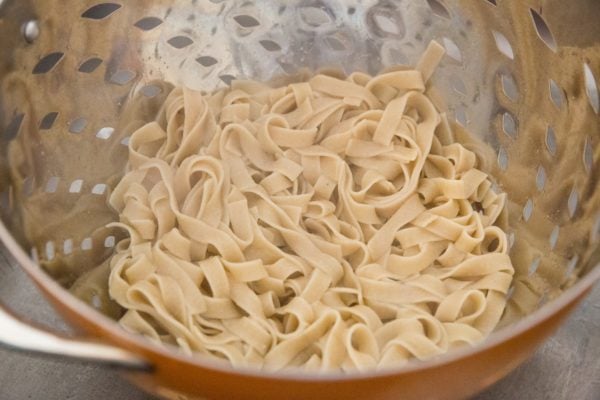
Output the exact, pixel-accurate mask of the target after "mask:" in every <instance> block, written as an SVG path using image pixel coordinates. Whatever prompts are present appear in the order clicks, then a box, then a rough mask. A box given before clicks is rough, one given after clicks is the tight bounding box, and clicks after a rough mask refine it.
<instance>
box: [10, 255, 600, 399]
mask: <svg viewBox="0 0 600 400" xmlns="http://www.w3.org/2000/svg"><path fill="white" fill-rule="evenodd" d="M0 300H1V301H2V302H3V303H5V304H8V305H9V307H11V308H12V309H13V310H14V311H16V312H18V313H20V314H21V315H26V316H27V317H28V318H29V319H32V320H34V321H38V322H40V323H43V324H44V325H46V326H49V327H52V328H54V329H59V330H63V331H64V330H66V327H65V326H64V324H63V323H62V321H61V320H60V318H59V317H57V316H56V314H54V313H53V311H52V309H51V308H50V307H49V306H48V305H47V304H45V302H44V301H43V299H42V298H41V297H40V295H39V294H38V293H37V292H36V290H35V288H34V287H33V286H32V285H31V283H29V281H28V279H27V278H26V277H25V276H24V275H23V273H22V272H21V271H20V270H19V268H15V267H14V266H11V265H10V264H9V263H8V261H7V260H6V258H5V257H4V251H3V249H0ZM0 329H2V327H0ZM398 398H399V399H400V398H401V395H400V394H398ZM26 399H34V400H37V399H41V400H80V399H81V400H84V399H85V400H88V399H89V400H96V399H99V400H104V399H118V400H121V399H125V400H153V399H154V397H152V396H149V395H147V394H144V393H142V392H141V391H139V390H138V389H136V388H135V387H133V386H131V385H130V384H129V383H127V382H126V381H125V380H123V379H122V378H121V377H120V376H119V375H118V374H117V373H116V372H115V371H111V370H106V369H102V368H97V367H92V366H86V365H82V364H70V363H67V362H60V361H55V360H50V359H45V358H44V359H41V358H36V357H32V356H29V355H25V354H17V353H13V352H9V351H6V350H3V349H0V400H26ZM500 399H502V400H504V399H506V400H508V399H527V400H542V399H543V400H563V399H569V400H571V399H574V400H600V287H596V288H595V290H594V291H593V292H592V294H591V295H590V296H589V297H588V298H587V299H586V301H585V302H584V303H583V304H582V305H581V306H580V307H579V308H578V310H577V311H576V312H575V313H574V314H573V315H572V316H571V318H570V319H569V320H568V321H567V323H566V324H565V325H564V326H563V327H562V328H561V329H560V330H559V331H558V332H557V333H556V334H555V335H554V336H553V337H552V338H551V339H550V340H549V341H548V342H547V343H546V344H545V345H544V346H543V347H542V348H540V349H539V350H538V352H537V353H536V354H535V355H534V356H533V358H532V359H531V360H529V361H528V362H527V363H525V364H524V365H523V366H521V367H520V368H519V369H517V370H516V371H515V372H513V373H512V374H511V375H509V376H508V377H507V378H505V379H504V380H502V381H500V382H499V383H497V384H496V385H495V386H493V387H492V388H490V389H489V390H487V391H486V392H485V393H482V394H480V395H479V396H477V397H476V400H500Z"/></svg>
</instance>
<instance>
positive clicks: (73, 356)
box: [0, 303, 151, 372]
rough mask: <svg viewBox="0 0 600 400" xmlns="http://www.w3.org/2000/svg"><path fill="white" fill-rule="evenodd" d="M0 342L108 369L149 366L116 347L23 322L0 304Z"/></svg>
mask: <svg viewBox="0 0 600 400" xmlns="http://www.w3.org/2000/svg"><path fill="white" fill-rule="evenodd" d="M0 345H1V346H3V347H6V348H8V349H10V350H17V351H22V352H26V353H31V354H36V355H46V356H51V357H57V358H63V359H67V360H75V361H84V362H89V363H93V364H97V365H102V366H106V367H110V368H117V369H123V370H128V371H141V372H146V371H149V370H150V369H151V366H150V365H149V364H148V363H147V362H146V361H144V360H142V359H141V358H139V357H138V356H136V355H134V354H132V353H129V352H128V351H126V350H123V349H120V348H118V347H114V346H110V345H107V344H101V343H97V342H93V341H91V340H86V339H77V338H70V337H67V336H62V335H59V334H56V333H53V332H50V331H48V330H46V329H43V328H38V327H35V326H33V325H31V324H29V323H27V322H24V321H23V320H21V319H20V318H19V317H17V316H16V315H15V314H13V313H12V312H11V311H9V310H8V309H7V308H6V307H5V306H4V305H3V304H2V303H0Z"/></svg>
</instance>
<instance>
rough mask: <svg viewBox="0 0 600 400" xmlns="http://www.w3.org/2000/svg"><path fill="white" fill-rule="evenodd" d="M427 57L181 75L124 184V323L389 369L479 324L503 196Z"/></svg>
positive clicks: (187, 345)
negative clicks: (218, 84)
mask: <svg viewBox="0 0 600 400" xmlns="http://www.w3.org/2000/svg"><path fill="white" fill-rule="evenodd" d="M442 55H443V50H442V48H441V46H439V45H438V44H436V43H432V44H431V45H430V47H429V49H428V51H427V52H426V53H425V55H424V56H423V59H422V60H421V62H420V63H419V64H418V65H417V68H416V69H415V70H406V69H404V70H396V71H393V72H388V73H385V74H381V75H378V76H376V77H371V76H368V75H366V74H364V73H354V74H352V75H350V76H349V77H348V78H347V79H345V80H340V79H337V78H334V77H330V76H326V75H317V76H314V77H313V78H311V79H310V80H308V81H307V82H302V83H295V84H291V85H288V86H285V87H279V88H272V87H269V86H266V85H264V84H261V83H257V82H252V81H234V82H233V83H232V86H231V88H228V89H224V90H221V91H218V92H215V93H212V94H202V93H199V92H196V91H193V90H189V89H186V88H176V89H174V90H173V91H172V92H171V94H170V95H169V97H168V99H167V100H166V103H165V104H164V107H163V111H162V112H161V113H160V115H159V116H158V117H157V119H156V122H152V123H150V124H148V125H146V126H144V127H142V128H141V129H139V130H138V131H136V132H135V133H134V134H133V135H132V137H131V140H130V157H129V169H128V172H127V173H126V175H125V176H124V178H123V179H122V180H121V182H120V183H119V185H118V186H117V187H116V188H115V190H114V192H113V193H112V195H111V198H110V204H111V206H112V207H113V208H114V209H115V210H117V211H118V213H119V214H120V222H119V223H118V224H116V225H118V226H120V227H122V228H124V229H126V230H127V231H128V233H129V238H128V239H126V240H124V241H122V242H120V243H119V244H118V246H117V252H116V254H115V255H114V256H113V258H112V260H111V274H110V280H109V289H110V294H111V296H112V298H114V299H115V301H117V302H118V303H119V304H120V305H121V306H122V307H124V308H125V309H126V310H127V311H126V313H125V314H124V316H123V317H122V318H121V320H120V322H121V324H122V325H123V326H124V327H125V328H126V329H128V330H130V331H133V332H137V333H140V334H143V335H145V336H147V337H149V338H151V339H153V340H155V341H158V342H163V343H172V344H175V345H178V346H180V347H181V348H183V349H184V350H185V351H187V352H189V353H202V354H206V355H211V356H214V357H218V358H224V359H227V360H229V361H230V362H231V363H232V364H233V365H234V366H246V365H256V366H259V367H262V368H264V369H268V370H278V369H282V368H286V367H292V366H297V367H303V368H307V369H316V370H344V371H350V370H366V369H371V368H383V367H387V366H391V365H398V363H401V362H405V361H407V360H409V359H411V358H418V359H426V358H429V357H432V356H436V355H439V354H442V353H445V352H446V351H448V350H449V349H451V348H453V347H455V346H459V345H463V344H474V343H477V342H479V341H480V340H482V339H483V338H484V337H485V336H486V335H488V334H489V333H490V332H491V331H492V330H493V329H494V328H495V326H496V325H497V323H498V321H499V319H500V317H501V315H502V312H503V310H504V307H505V303H506V293H507V291H508V288H509V286H510V284H511V281H512V275H513V267H512V264H511V260H510V259H509V257H508V254H507V252H508V245H507V236H506V234H505V232H504V231H503V230H502V229H501V228H500V227H499V226H498V220H499V216H500V215H501V213H502V212H503V210H504V208H505V201H506V196H505V195H504V194H498V193H496V191H494V189H493V188H492V186H493V185H492V182H491V180H490V178H489V177H488V175H487V174H485V173H484V172H482V171H480V170H479V169H477V166H478V160H477V157H476V155H475V154H474V153H473V152H471V151H469V150H467V149H466V148H465V147H463V146H462V145H461V144H459V143H456V142H455V141H454V138H453V132H452V129H451V127H450V124H449V123H448V121H447V119H446V116H445V115H444V114H443V113H440V112H439V111H438V110H437V109H436V108H435V106H434V105H433V103H432V102H431V101H430V99H429V98H428V97H427V95H426V83H427V80H428V79H429V78H430V76H431V75H432V74H433V71H434V70H435V67H436V66H437V63H438V62H439V60H440V59H441V57H442Z"/></svg>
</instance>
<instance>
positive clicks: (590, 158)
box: [0, 0, 600, 324]
mask: <svg viewBox="0 0 600 400" xmlns="http://www.w3.org/2000/svg"><path fill="white" fill-rule="evenodd" d="M599 17H600V3H599V2H597V1H596V0H577V1H569V2H565V1H560V0H526V1H525V0H519V1H517V0H514V1H510V0H452V1H451V0H414V1H413V0H411V1H408V0H403V1H402V0H379V1H376V0H346V1H343V0H294V1H286V2H277V1H253V0H239V1H238V0H230V1H223V0H194V1H189V0H186V1H184V0H156V1H146V0H127V1H122V0H116V1H114V2H101V1H98V0H64V1H60V2H57V1H31V0H20V1H17V0H14V1H10V0H4V1H2V0H0V31H1V32H2V35H1V39H0V41H1V42H2V46H0V52H1V55H0V80H1V82H2V85H1V93H0V127H2V132H1V136H0V140H1V142H2V144H1V146H0V148H1V149H2V151H1V153H2V154H1V156H0V160H1V161H0V192H1V196H0V198H1V209H2V216H3V220H4V222H5V224H6V225H7V226H8V227H9V230H10V231H11V232H12V234H13V236H15V238H17V240H18V241H19V242H20V244H21V245H22V246H23V247H24V248H26V249H27V251H28V252H30V254H31V256H32V257H33V258H34V260H36V261H38V262H39V264H40V265H41V266H43V267H44V268H45V270H46V271H48V272H49V273H50V274H51V275H52V276H53V277H55V278H56V279H57V280H58V281H59V282H60V283H61V284H62V285H63V286H65V287H71V286H72V285H73V283H74V282H76V280H77V278H78V277H80V276H81V275H82V274H84V273H86V272H88V271H90V270H91V269H92V268H93V267H94V266H97V265H99V264H100V263H101V262H102V261H103V260H104V259H106V258H107V257H108V256H110V254H111V252H112V247H113V246H114V245H115V243H116V242H118V240H119V233H118V232H115V231H111V230H108V229H105V228H103V227H104V225H106V224H107V223H108V222H110V221H113V220H115V219H116V218H117V216H116V215H115V214H114V213H113V212H112V211H111V210H110V209H109V208H108V206H107V196H108V194H109V193H110V191H111V189H112V188H113V187H114V186H115V185H116V183H117V182H118V180H119V177H120V176H121V175H122V173H123V172H124V168H125V164H126V161H127V144H128V137H129V135H131V133H132V132H133V131H134V130H135V129H136V128H138V127H139V126H141V125H142V124H144V123H145V122H147V121H149V120H150V119H152V118H153V117H154V113H155V112H156V110H157V109H158V107H159V106H160V104H161V102H162V100H163V99H164V97H165V96H166V94H167V92H168V87H167V84H166V83H165V82H169V83H172V84H183V85H187V86H189V87H191V88H194V89H199V90H205V91H210V90H213V89H215V88H218V87H222V86H224V85H227V84H228V83H229V82H231V81H232V80H233V79H236V78H252V79H255V80H264V81H268V80H273V79H287V78H290V77H294V76H297V75H298V74H299V73H302V72H303V71H316V70H319V69H323V68H333V69H337V70H342V71H343V72H345V73H351V72H353V71H365V72H368V73H371V74H376V73H378V72H380V71H381V70H383V69H385V68H386V67H390V66H394V65H397V64H412V65H414V64H415V63H416V62H417V60H418V58H419V57H420V55H421V54H422V53H423V52H424V50H425V48H426V46H427V45H428V43H429V42H430V41H431V40H437V41H438V42H439V43H441V44H442V45H443V46H444V47H445V48H446V50H447V55H446V56H445V58H444V60H443V62H442V64H441V66H440V68H439V70H438V72H437V73H436V75H435V76H434V80H433V87H434V90H433V91H434V92H433V96H435V101H436V103H437V105H438V106H439V107H440V108H442V109H443V110H446V111H447V112H448V114H449V115H450V116H451V117H452V118H453V119H454V120H456V123H457V124H459V125H462V126H464V127H465V128H466V129H468V130H469V131H471V132H472V133H473V134H474V135H476V136H477V137H478V138H480V139H482V141H483V142H485V143H486V146H481V149H479V150H480V152H481V153H482V154H484V156H483V157H482V161H483V164H484V166H483V168H484V169H486V170H487V171H489V172H490V173H491V174H492V175H493V176H494V177H495V179H496V181H497V183H498V185H499V186H500V187H501V188H502V190H504V191H506V192H507V193H508V196H509V200H510V209H509V211H510V213H509V215H510V244H511V246H512V254H513V262H514V265H515V268H516V275H515V280H514V283H513V286H512V289H511V292H512V295H513V296H514V297H517V295H518V297H519V298H520V299H522V301H520V302H519V304H516V303H515V302H509V306H508V309H507V312H506V315H505V320H504V323H505V324H506V323H508V322H511V321H513V320H515V319H518V318H519V317H521V316H523V315H526V314H529V313H531V312H533V311H534V310H536V309H538V308H539V307H540V306H541V305H542V304H544V303H545V302H547V301H549V300H552V299H554V298H555V297H557V296H559V295H560V293H561V292H562V291H563V290H564V289H566V288H567V287H569V286H571V285H572V284H573V283H574V282H576V281H577V280H578V279H579V278H580V277H581V276H583V275H585V274H586V273H588V272H589V271H591V270H592V269H593V267H594V266H595V265H596V264H597V263H598V261H599V260H600V247H599V244H600V189H599V187H600V186H599V184H598V180H599V176H600V167H599V165H600V145H599V142H600V117H599V115H598V114H599V109H600V104H599V103H600V99H599V88H598V84H597V80H598V79H600V24H598V18H599ZM134 98H136V99H138V100H139V99H141V100H139V101H132V99H134ZM101 292H102V291H101V289H98V292H97V293H93V294H92V295H90V296H88V297H89V298H87V300H88V301H90V302H91V303H92V304H93V305H95V306H97V307H100V306H101V305H102V303H103V301H105V300H106V299H104V298H103V297H102V296H103V294H102V293H101Z"/></svg>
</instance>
